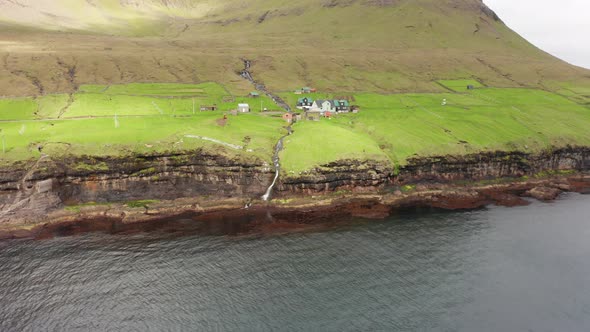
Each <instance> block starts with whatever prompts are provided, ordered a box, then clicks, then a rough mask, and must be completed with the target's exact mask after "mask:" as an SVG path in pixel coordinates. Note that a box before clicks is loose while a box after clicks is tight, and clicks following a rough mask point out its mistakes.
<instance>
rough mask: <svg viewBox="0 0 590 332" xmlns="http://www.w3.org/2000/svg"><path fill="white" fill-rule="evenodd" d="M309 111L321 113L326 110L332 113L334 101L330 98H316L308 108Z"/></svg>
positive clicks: (334, 109)
mask: <svg viewBox="0 0 590 332" xmlns="http://www.w3.org/2000/svg"><path fill="white" fill-rule="evenodd" d="M309 111H310V112H314V113H322V114H324V113H326V112H332V113H334V112H335V111H336V108H335V107H334V103H333V102H332V101H331V100H316V101H314V102H313V104H312V105H311V107H310V108H309Z"/></svg>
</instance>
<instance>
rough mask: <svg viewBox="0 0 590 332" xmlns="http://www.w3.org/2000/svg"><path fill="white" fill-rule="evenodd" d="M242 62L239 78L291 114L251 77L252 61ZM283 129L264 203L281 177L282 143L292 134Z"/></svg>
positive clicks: (277, 99) (284, 105) (279, 99)
mask: <svg viewBox="0 0 590 332" xmlns="http://www.w3.org/2000/svg"><path fill="white" fill-rule="evenodd" d="M242 60H243V61H244V69H243V70H242V71H241V72H240V76H242V78H244V79H245V80H247V81H249V82H250V83H252V85H254V88H255V89H256V90H257V91H260V92H262V93H264V94H265V95H266V96H268V97H269V98H270V99H272V101H273V102H274V103H275V104H277V106H279V107H281V108H282V109H284V110H285V111H287V112H289V113H291V112H292V110H291V107H290V106H289V104H287V102H285V101H284V100H283V99H282V98H281V97H279V96H277V95H275V94H273V93H272V92H270V91H269V90H268V88H267V87H266V86H265V85H264V84H262V83H259V82H257V81H256V80H254V77H253V76H252V72H250V68H251V67H252V61H251V60H248V59H242ZM285 129H287V134H286V135H284V136H283V137H281V138H280V139H279V141H278V142H277V144H276V145H275V149H274V154H273V157H272V162H273V164H274V168H275V176H274V179H273V181H272V183H271V184H270V186H269V187H268V189H266V192H265V193H264V195H262V199H263V200H264V201H269V200H270V199H271V195H272V191H273V189H274V187H275V186H276V184H277V182H278V180H279V177H280V175H281V159H280V157H279V153H280V152H281V151H282V150H283V147H284V143H283V142H284V140H285V137H287V136H289V135H291V134H292V133H293V131H292V129H291V126H288V127H286V128H285Z"/></svg>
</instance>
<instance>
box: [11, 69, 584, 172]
mask: <svg viewBox="0 0 590 332" xmlns="http://www.w3.org/2000/svg"><path fill="white" fill-rule="evenodd" d="M442 82H444V84H446V85H445V86H448V87H459V86H463V85H466V83H467V82H466V81H464V80H460V81H442ZM441 84H442V83H441ZM567 91H570V92H571V93H572V94H573V95H575V96H577V97H578V98H582V97H583V96H584V95H581V94H578V93H576V92H574V91H573V90H567ZM580 92H584V91H580ZM167 94H169V95H167ZM281 96H283V97H284V98H285V99H286V100H287V101H288V102H289V103H290V104H291V105H292V106H294V105H295V103H296V100H297V98H300V97H302V96H304V95H295V94H293V93H290V92H284V93H282V94H281ZM308 96H311V97H313V98H314V99H320V98H321V99H333V98H335V97H345V96H347V97H352V98H354V101H353V104H356V105H359V106H360V107H361V111H360V113H358V114H344V115H338V116H336V117H335V118H333V119H331V120H328V119H322V120H321V121H320V122H313V121H302V122H299V123H296V124H295V125H294V126H293V129H294V134H293V135H291V136H289V137H288V138H287V139H286V140H285V149H284V150H283V151H282V152H281V160H282V166H283V171H284V172H286V173H287V174H295V173H299V172H302V171H305V170H309V169H312V168H314V167H318V166H321V165H324V164H328V163H330V162H332V161H336V160H341V159H361V160H364V159H373V160H380V161H387V160H390V161H392V162H393V163H394V164H396V165H399V164H404V163H406V162H407V160H408V159H409V158H412V157H416V156H434V155H447V154H454V155H461V154H468V153H477V152H480V151H496V150H505V151H513V150H518V151H529V152H538V151H540V150H542V149H546V148H548V147H551V146H557V147H560V146H566V145H589V144H590V131H589V130H588V128H590V109H588V107H585V106H584V105H581V104H580V103H576V102H574V101H573V100H574V99H573V98H571V96H567V95H564V94H561V93H551V92H547V91H542V90H535V89H524V88H510V89H508V88H502V89H500V88H483V87H482V88H478V89H475V90H469V91H467V90H466V91H465V92H463V93H452V92H446V93H405V94H390V95H383V94H375V93H355V94H354V95H350V94H348V95H346V94H338V93H334V94H326V93H315V94H310V95H308ZM193 99H194V105H195V111H194V113H193ZM443 101H445V102H444V103H443ZM240 102H247V103H249V104H250V105H251V107H252V109H253V110H254V111H255V112H253V113H250V114H242V115H239V116H229V117H228V119H227V121H224V120H223V116H224V114H226V112H224V111H227V110H229V109H233V108H235V107H236V106H237V103H240ZM260 103H262V107H267V108H276V106H274V104H273V103H272V101H271V100H269V99H268V98H267V97H261V98H258V99H250V98H248V97H246V96H240V97H236V96H231V95H229V94H228V93H227V91H225V89H224V88H223V87H222V86H221V85H219V84H216V83H204V84H198V85H186V86H185V85H180V84H127V85H121V86H98V85H92V86H90V85H85V86H82V87H81V88H80V91H78V92H76V93H74V94H72V95H65V94H62V95H46V96H41V97H36V98H15V99H0V129H1V130H2V131H1V132H0V138H2V143H3V146H2V148H3V150H2V154H1V155H0V156H1V157H2V159H4V160H9V161H15V160H23V159H32V158H35V157H38V156H39V152H38V151H37V146H38V145H42V146H43V147H44V149H43V152H44V153H47V154H50V155H64V154H77V155H81V154H87V155H127V154H131V153H138V152H141V153H149V152H164V151H183V150H190V149H194V148H196V147H208V148H211V149H213V150H215V151H217V152H221V153H224V154H227V155H230V156H233V155H236V156H244V155H246V156H247V155H250V156H255V157H258V158H262V159H265V160H270V158H271V156H272V154H273V147H274V145H275V144H276V142H277V140H278V139H279V137H281V136H282V135H283V134H284V133H285V131H284V129H283V128H282V127H283V126H284V125H285V123H284V122H283V121H282V119H281V118H280V116H279V115H277V116H275V117H272V116H266V115H264V114H261V113H258V112H256V110H257V108H258V107H260ZM212 104H216V105H217V106H218V107H219V109H220V111H216V112H200V111H199V107H200V106H201V105H212ZM186 135H193V136H202V137H207V138H210V139H213V140H218V141H220V142H222V143H218V142H217V143H215V142H211V141H209V140H203V139H199V138H189V137H186ZM229 145H236V146H244V148H243V149H235V148H232V147H231V146H229Z"/></svg>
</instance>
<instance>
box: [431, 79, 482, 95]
mask: <svg viewBox="0 0 590 332" xmlns="http://www.w3.org/2000/svg"><path fill="white" fill-rule="evenodd" d="M437 82H438V84H440V85H442V86H444V87H445V88H447V89H450V90H453V91H456V92H465V91H467V86H469V85H472V86H473V87H474V88H483V87H484V86H483V85H482V84H481V83H480V82H478V81H476V80H470V79H465V80H439V81H437Z"/></svg>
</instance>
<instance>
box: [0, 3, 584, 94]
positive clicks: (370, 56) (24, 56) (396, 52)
mask: <svg viewBox="0 0 590 332" xmlns="http://www.w3.org/2000/svg"><path fill="white" fill-rule="evenodd" d="M18 3H21V4H23V6H18V5H16V2H14V1H6V0H4V1H0V22H4V24H5V27H3V28H2V29H1V30H0V94H2V95H19V96H23V95H39V94H46V93H64V92H73V91H75V90H76V89H77V87H79V86H80V85H82V84H119V83H133V82H160V83H162V82H166V83H170V82H178V83H201V82H210V81H213V82H219V83H222V84H224V85H225V86H226V87H227V88H228V89H229V90H230V91H232V92H235V93H238V92H239V93H243V92H246V91H247V90H248V89H250V87H249V86H248V85H247V84H246V83H245V82H243V81H242V80H240V79H239V77H237V75H236V71H238V70H239V69H240V68H241V67H242V62H241V60H240V59H241V58H243V57H246V58H249V59H252V60H254V67H253V71H254V74H255V76H256V77H257V79H259V80H261V81H264V83H266V84H267V85H268V86H269V87H270V88H272V89H273V90H278V91H286V90H291V89H293V88H295V87H298V86H304V85H305V86H316V87H318V88H320V89H322V90H324V91H332V92H342V91H345V92H365V91H372V92H380V93H391V92H437V91H439V92H440V91H443V90H442V88H441V87H440V85H438V84H436V83H435V81H437V80H442V79H472V78H475V79H477V80H479V81H481V82H484V83H485V84H487V85H489V86H497V87H538V88H543V89H548V90H552V91H555V90H559V89H562V88H564V87H565V86H568V85H574V86H584V87H590V73H589V71H587V70H583V69H580V68H576V67H573V66H571V65H568V64H566V63H564V62H562V61H560V60H557V59H555V58H553V57H551V56H549V55H548V54H545V53H544V52H542V51H540V50H538V49H536V48H535V47H534V46H532V45H530V44H529V43H528V42H526V41H525V40H524V39H522V38H521V37H520V36H518V35H517V34H515V33H514V32H512V31H511V30H510V29H508V28H507V27H506V26H505V25H504V24H503V23H502V22H501V21H500V20H499V19H498V18H497V17H496V16H495V14H493V12H491V11H490V10H489V9H488V8H487V7H485V6H484V5H483V3H482V2H481V1H480V0H454V1H440V0H397V1H385V2H384V1H372V0H356V1H355V0H331V1H328V0H322V1H319V0H303V1H296V2H293V1H282V0H257V1H242V0H225V1H212V0H208V1H202V0H201V1H196V0H195V1H191V0H167V1H160V0H130V1H113V0H93V1H83V0H56V1H52V2H50V3H49V2H38V1H33V0H19V2H18Z"/></svg>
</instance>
